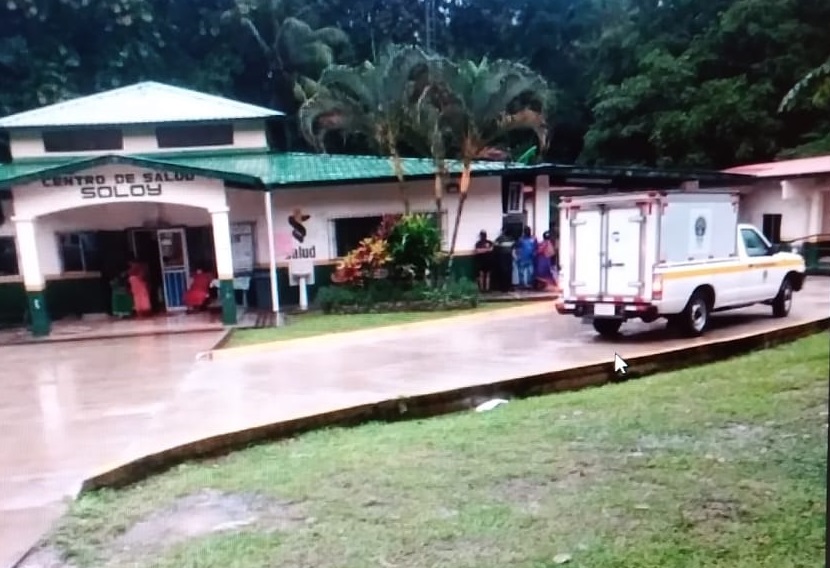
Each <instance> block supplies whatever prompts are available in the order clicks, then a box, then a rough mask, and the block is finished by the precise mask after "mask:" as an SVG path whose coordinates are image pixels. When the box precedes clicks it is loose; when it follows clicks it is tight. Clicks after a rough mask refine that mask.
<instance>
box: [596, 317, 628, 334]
mask: <svg viewBox="0 0 830 568" xmlns="http://www.w3.org/2000/svg"><path fill="white" fill-rule="evenodd" d="M622 323H623V322H622V321H621V320H615V319H595V320H594V329H595V330H596V332H597V333H598V334H600V335H601V336H602V337H614V336H616V335H617V334H618V333H619V332H620V327H622Z"/></svg>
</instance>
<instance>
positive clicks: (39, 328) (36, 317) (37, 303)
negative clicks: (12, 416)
mask: <svg viewBox="0 0 830 568" xmlns="http://www.w3.org/2000/svg"><path fill="white" fill-rule="evenodd" d="M26 298H27V300H28V306H29V329H30V330H31V331H32V335H34V336H35V337H46V336H47V335H49V332H50V331H52V321H51V320H50V319H49V312H48V310H47V309H46V294H44V293H43V290H39V291H37V292H30V291H28V290H27V291H26Z"/></svg>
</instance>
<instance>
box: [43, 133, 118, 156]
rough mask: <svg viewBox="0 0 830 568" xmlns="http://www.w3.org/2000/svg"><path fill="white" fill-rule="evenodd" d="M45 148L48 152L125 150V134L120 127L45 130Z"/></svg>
mask: <svg viewBox="0 0 830 568" xmlns="http://www.w3.org/2000/svg"><path fill="white" fill-rule="evenodd" d="M43 148H44V149H45V150H46V151H47V152H94V151H98V150H123V149H124V134H123V132H121V129H120V128H83V129H72V130H46V131H44V132H43Z"/></svg>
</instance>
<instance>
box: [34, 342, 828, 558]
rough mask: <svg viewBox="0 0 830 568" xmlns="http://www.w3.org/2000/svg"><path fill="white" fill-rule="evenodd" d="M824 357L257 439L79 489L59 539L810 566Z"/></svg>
mask: <svg viewBox="0 0 830 568" xmlns="http://www.w3.org/2000/svg"><path fill="white" fill-rule="evenodd" d="M829 356H830V344H828V336H827V334H826V333H825V334H820V335H816V336H814V337H811V338H808V339H804V340H801V341H799V342H797V343H793V344H790V345H786V346H784V347H780V348H776V349H771V350H767V351H761V352H758V353H755V354H753V355H750V356H746V357H741V358H736V359H734V360H731V361H727V362H723V363H718V364H714V365H708V366H705V367H699V368H694V369H687V370H684V371H681V372H675V373H670V374H663V375H659V376H654V377H650V378H646V379H642V380H639V381H633V382H630V383H626V384H622V385H614V386H608V387H604V388H598V389H591V390H585V391H581V392H575V393H565V394H560V395H554V396H547V397H540V398H536V399H531V400H525V401H514V402H511V403H510V404H508V405H506V406H502V407H499V408H497V409H495V410H493V411H490V412H486V413H480V414H479V413H474V412H469V413H465V414H460V415H454V416H447V417H442V418H437V419H432V420H424V421H413V422H406V423H397V424H391V425H384V424H371V425H367V426H363V427H359V428H355V429H351V430H345V429H341V430H328V431H320V432H315V433H310V434H307V435H304V436H302V437H300V438H297V439H294V440H290V441H285V442H280V443H273V444H268V445H262V446H257V447H254V448H251V449H248V450H245V451H242V452H238V453H235V454H233V455H230V456H228V457H225V458H221V459H219V460H215V461H211V462H207V463H201V464H198V463H193V464H187V465H183V466H181V467H178V468H176V469H175V470H173V471H171V472H169V473H167V474H164V475H161V476H158V477H155V478H152V479H150V480H147V481H146V482H143V483H141V484H139V485H137V486H135V487H132V488H129V489H126V490H123V491H102V492H98V493H95V494H89V495H86V496H84V497H83V498H81V499H80V500H79V501H78V502H77V503H75V504H74V505H73V507H72V510H71V513H70V514H69V515H68V516H67V517H66V518H65V519H64V520H63V521H62V524H61V525H60V527H59V528H58V529H57V531H56V532H55V533H54V534H53V535H52V537H51V538H50V541H49V543H50V547H51V548H49V549H47V550H49V551H51V552H50V553H51V554H53V555H56V554H63V555H65V557H66V558H68V559H69V561H71V562H72V565H74V566H98V565H107V566H140V567H148V568H149V567H150V566H153V567H162V568H168V567H169V568H174V567H175V568H181V567H191V568H193V567H216V568H242V567H251V568H263V567H272V566H273V567H281V566H284V567H308V568H311V567H319V568H329V567H331V568H333V567H342V568H347V567H348V568H364V567H380V568H396V567H397V568H415V567H418V568H420V567H433V566H434V567H441V568H462V567H465V568H467V567H469V568H473V567H476V568H505V567H519V568H549V567H552V566H556V565H559V563H565V565H566V566H575V567H594V568H609V567H615V568H632V567H634V568H652V567H653V568H658V567H659V568H665V567H671V568H674V567H687V568H700V567H706V568H719V567H722V568H750V567H752V568H758V567H769V568H784V567H786V568H795V567H804V568H807V567H809V568H815V567H817V566H821V565H823V559H824V534H825V528H824V527H825V515H824V511H825V491H826V483H825V471H826V462H825V453H826V448H827V429H826V422H827V402H828V401H827V393H828V387H827V382H828V368H827V367H828V357H829ZM67 565H68V564H67ZM56 566H57V565H56Z"/></svg>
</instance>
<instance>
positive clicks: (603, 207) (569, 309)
mask: <svg viewBox="0 0 830 568" xmlns="http://www.w3.org/2000/svg"><path fill="white" fill-rule="evenodd" d="M565 206H566V208H567V209H566V210H565V211H563V217H564V218H563V219H562V225H561V226H562V227H563V228H564V231H563V233H564V234H563V235H562V236H561V242H562V246H561V248H560V250H561V255H562V258H563V262H562V268H563V276H562V288H563V296H562V298H561V299H560V301H559V302H558V303H557V311H558V312H559V313H560V314H569V315H574V316H577V317H580V318H582V319H583V321H585V322H590V323H592V324H593V326H594V329H595V330H596V331H597V332H598V333H599V334H600V335H603V336H613V335H616V334H617V333H618V332H619V330H620V327H621V326H622V324H623V323H624V322H625V321H626V320H629V319H641V320H643V321H645V322H647V323H648V322H652V321H655V320H657V319H659V318H665V319H667V320H668V321H669V323H670V325H672V326H676V327H678V328H681V329H682V330H684V331H685V332H686V333H687V334H688V335H691V336H696V335H700V334H702V333H703V332H704V331H705V329H706V327H707V325H708V323H709V319H710V315H711V314H712V313H714V312H718V311H723V310H729V309H735V308H742V307H747V306H751V305H753V304H759V303H763V304H767V305H770V306H771V307H772V312H773V315H774V316H775V317H785V316H786V315H788V314H789V311H790V308H791V306H792V299H793V293H794V292H797V291H799V290H801V288H802V286H803V283H804V279H805V266H804V259H803V258H802V257H801V256H800V255H798V254H794V253H791V252H787V251H783V250H780V248H779V247H777V246H775V245H772V244H771V243H770V242H769V241H768V240H767V239H766V238H765V237H764V235H763V234H762V233H761V232H760V231H759V230H758V229H757V228H755V227H754V226H752V225H747V224H742V223H738V221H737V199H736V198H735V196H734V195H731V194H728V193H711V192H703V193H700V194H694V193H688V192H678V193H675V194H671V193H657V192H649V193H648V194H640V195H632V194H628V195H623V196H603V197H593V198H591V197H587V198H582V199H579V198H577V199H574V200H572V202H570V203H567V204H566V205H565Z"/></svg>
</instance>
